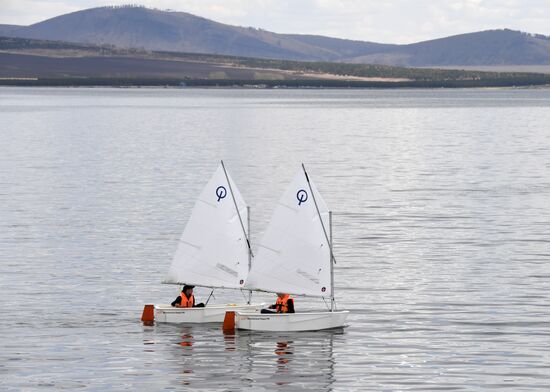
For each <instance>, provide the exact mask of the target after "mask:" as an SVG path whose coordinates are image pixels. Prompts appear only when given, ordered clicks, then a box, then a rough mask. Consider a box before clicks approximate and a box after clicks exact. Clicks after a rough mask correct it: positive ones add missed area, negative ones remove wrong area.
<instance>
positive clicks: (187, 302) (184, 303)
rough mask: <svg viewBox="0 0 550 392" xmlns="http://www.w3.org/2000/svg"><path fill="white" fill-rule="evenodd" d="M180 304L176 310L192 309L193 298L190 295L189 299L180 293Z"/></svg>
mask: <svg viewBox="0 0 550 392" xmlns="http://www.w3.org/2000/svg"><path fill="white" fill-rule="evenodd" d="M180 297H181V302H180V304H179V305H178V308H192V307H193V305H195V296H194V295H193V294H191V297H189V299H188V298H187V297H186V296H185V294H183V293H181V294H180Z"/></svg>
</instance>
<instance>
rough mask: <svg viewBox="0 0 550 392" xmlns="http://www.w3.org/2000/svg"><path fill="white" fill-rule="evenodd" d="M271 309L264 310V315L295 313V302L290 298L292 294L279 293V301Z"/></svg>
mask: <svg viewBox="0 0 550 392" xmlns="http://www.w3.org/2000/svg"><path fill="white" fill-rule="evenodd" d="M269 309H275V311H273V310H269ZM269 309H262V313H294V300H293V299H292V298H290V294H285V293H277V301H276V302H275V304H274V305H270V306H269Z"/></svg>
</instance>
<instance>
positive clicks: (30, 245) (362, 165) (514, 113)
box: [0, 88, 550, 391]
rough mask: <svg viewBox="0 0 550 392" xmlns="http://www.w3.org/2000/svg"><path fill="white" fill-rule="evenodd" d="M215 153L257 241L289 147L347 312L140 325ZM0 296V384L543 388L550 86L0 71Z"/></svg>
mask: <svg viewBox="0 0 550 392" xmlns="http://www.w3.org/2000/svg"><path fill="white" fill-rule="evenodd" d="M222 158H223V159H224V160H225V162H226V165H227V167H228V169H229V170H230V172H231V173H232V176H233V178H234V180H235V182H236V183H237V184H238V185H239V188H240V190H241V193H242V194H243V196H244V198H245V200H246V201H247V202H248V204H250V206H251V208H252V232H253V235H252V239H253V241H254V242H256V243H257V241H258V240H259V239H260V238H261V234H262V232H263V230H264V229H265V227H266V225H267V222H268V219H269V216H270V215H271V213H272V210H273V208H274V206H275V202H276V201H277V200H278V198H279V197H280V196H281V194H282V192H283V191H284V189H285V187H286V185H287V183H288V182H289V181H290V180H291V178H292V176H293V175H294V173H295V172H296V171H297V170H298V169H299V164H300V163H301V162H304V163H306V164H307V167H308V169H309V172H310V175H311V176H312V178H313V179H314V181H315V182H316V185H317V187H318V188H319V191H320V192H321V194H322V195H323V196H324V198H325V200H326V202H327V204H328V205H329V207H330V208H331V209H332V210H333V211H334V235H335V255H336V259H337V261H338V264H337V265H336V270H335V273H336V290H335V291H336V295H337V303H338V307H339V308H340V309H349V310H350V311H351V315H350V317H349V319H348V323H349V326H348V327H347V328H345V329H344V330H341V331H329V332H317V333H315V332H311V333H310V332H308V333H287V334H273V333H241V332H238V333H236V334H235V335H226V336H224V335H223V334H222V332H221V330H220V327H219V326H216V325H207V326H204V325H155V326H143V325H142V324H141V322H140V320H139V319H140V316H141V311H142V308H143V305H144V304H146V303H158V302H164V303H166V302H170V301H171V300H172V299H174V298H175V297H176V295H177V293H178V291H179V288H178V287H176V286H170V285H162V284H160V282H161V280H162V279H163V276H164V273H165V272H167V269H168V266H169V264H170V262H171V257H172V255H173V253H174V251H175V248H176V244H177V241H178V239H179V236H180V234H181V232H182V230H183V228H184V226H185V223H186V220H187V218H188V217H189V214H190V209H191V208H192V206H193V204H194V201H195V198H196V197H197V196H198V194H199V192H200V190H201V189H202V187H203V186H204V184H205V183H206V181H207V180H208V178H209V177H210V176H211V174H212V173H213V171H214V170H215V168H216V166H217V164H218V161H219V160H220V159H222ZM207 295H208V291H207V290H206V289H197V290H196V296H197V297H198V300H199V301H200V300H204V299H205V298H206V296H207ZM0 298H1V302H0V304H1V308H2V309H1V311H2V315H1V330H0V390H2V391H20V390H21V391H47V390H82V391H105V390H129V391H136V390H139V391H154V390H201V391H203V390H204V391H210V390H212V391H214V390H219V391H238V390H247V391H263V390H265V391H273V390H288V391H295V390H312V391H352V390H373V391H428V390H436V391H443V390H444V391H488V390H509V391H548V390H550V89H510V90H506V89H501V90H394V91H376V90H215V89H212V90H186V89H103V88H101V89H99V88H98V89H83V88H82V89H63V88H59V89H46V88H44V89H31V88H24V89H16V88H0ZM242 299H243V295H242V294H241V293H240V292H231V291H225V292H222V291H219V292H216V293H215V299H213V300H212V302H227V301H229V302H235V301H239V300H242ZM255 299H256V300H258V301H271V300H273V297H272V296H269V295H256V296H255ZM296 306H297V307H298V308H302V309H303V308H308V309H313V308H316V309H324V308H325V304H324V303H323V302H322V301H316V300H312V299H308V300H305V299H302V298H298V299H297V300H296Z"/></svg>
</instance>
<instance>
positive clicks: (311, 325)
mask: <svg viewBox="0 0 550 392" xmlns="http://www.w3.org/2000/svg"><path fill="white" fill-rule="evenodd" d="M348 314H349V311H348V310H344V311H339V312H305V313H269V314H267V313H265V314H264V313H251V312H242V311H236V312H235V328H236V329H244V330H250V331H274V332H299V331H320V330H323V329H331V328H341V327H343V326H344V323H345V322H346V318H347V317H348Z"/></svg>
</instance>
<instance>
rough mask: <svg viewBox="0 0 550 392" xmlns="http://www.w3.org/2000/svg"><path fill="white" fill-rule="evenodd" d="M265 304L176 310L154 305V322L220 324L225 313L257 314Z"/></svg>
mask: <svg viewBox="0 0 550 392" xmlns="http://www.w3.org/2000/svg"><path fill="white" fill-rule="evenodd" d="M263 307H265V304H256V305H247V304H226V305H208V306H206V307H204V308H176V307H172V306H170V305H155V321H156V322H159V323H221V322H223V319H224V317H225V312H227V311H235V312H236V311H242V312H250V313H252V314H256V313H259V311H260V309H262V308H263Z"/></svg>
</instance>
